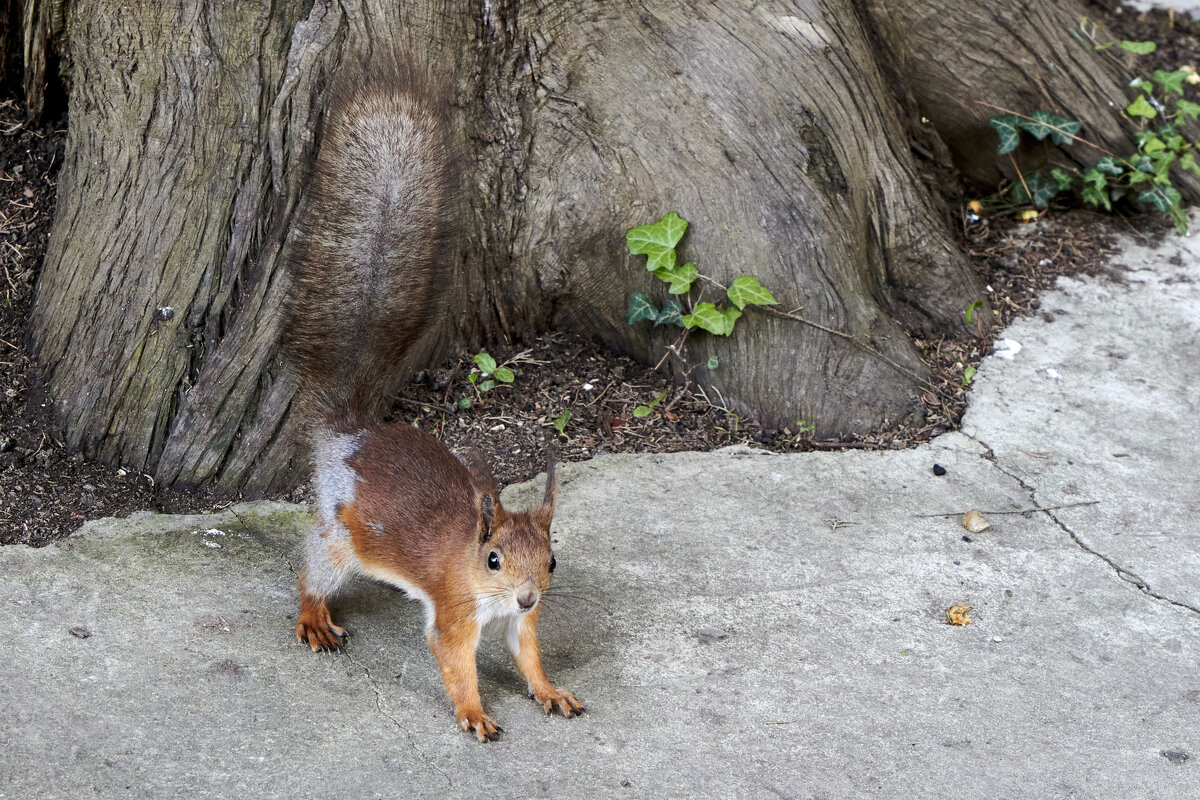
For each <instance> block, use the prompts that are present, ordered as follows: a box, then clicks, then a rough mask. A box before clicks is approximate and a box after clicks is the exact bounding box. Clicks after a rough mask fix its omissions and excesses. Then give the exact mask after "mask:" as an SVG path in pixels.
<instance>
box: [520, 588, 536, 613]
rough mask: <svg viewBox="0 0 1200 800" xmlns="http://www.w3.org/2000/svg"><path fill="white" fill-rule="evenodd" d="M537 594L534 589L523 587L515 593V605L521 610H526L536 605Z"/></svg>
mask: <svg viewBox="0 0 1200 800" xmlns="http://www.w3.org/2000/svg"><path fill="white" fill-rule="evenodd" d="M537 601H538V594H537V590H536V589H532V588H531V589H525V590H524V591H522V592H521V593H520V594H518V595H517V605H518V606H520V607H521V610H522V611H528V610H529V609H531V608H533V607H534V606H535V605H537Z"/></svg>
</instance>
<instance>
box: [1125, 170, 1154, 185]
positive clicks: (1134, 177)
mask: <svg viewBox="0 0 1200 800" xmlns="http://www.w3.org/2000/svg"><path fill="white" fill-rule="evenodd" d="M1152 180H1154V175H1152V174H1151V173H1149V172H1147V171H1145V170H1141V169H1135V170H1133V171H1132V172H1130V173H1129V184H1130V186H1133V185H1136V184H1139V183H1145V182H1146V181H1152Z"/></svg>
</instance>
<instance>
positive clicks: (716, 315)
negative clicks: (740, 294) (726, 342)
mask: <svg viewBox="0 0 1200 800" xmlns="http://www.w3.org/2000/svg"><path fill="white" fill-rule="evenodd" d="M741 315H742V312H741V311H739V310H738V309H736V308H717V307H716V306H714V305H713V304H712V303H701V304H700V305H698V306H696V307H695V308H694V309H693V310H692V313H691V314H684V315H683V324H684V326H685V327H688V328H703V329H704V330H706V331H708V332H709V333H715V334H717V335H718V336H728V335H729V334H731V333H733V323H734V322H736V321H737V318H738V317H740V316H741Z"/></svg>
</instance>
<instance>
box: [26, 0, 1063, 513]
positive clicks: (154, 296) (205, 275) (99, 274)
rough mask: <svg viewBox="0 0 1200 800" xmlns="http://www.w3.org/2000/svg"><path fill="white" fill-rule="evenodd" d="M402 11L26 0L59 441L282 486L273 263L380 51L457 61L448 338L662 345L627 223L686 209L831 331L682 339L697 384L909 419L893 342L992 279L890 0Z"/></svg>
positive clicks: (42, 311) (147, 464) (750, 404)
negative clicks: (319, 157) (463, 165)
mask: <svg viewBox="0 0 1200 800" xmlns="http://www.w3.org/2000/svg"><path fill="white" fill-rule="evenodd" d="M396 5H397V4H395V3H387V2H382V0H379V1H378V2H376V1H375V0H361V1H357V2H356V1H355V0H341V2H335V1H334V0H316V2H312V0H280V1H279V2H276V3H272V4H269V5H265V6H264V5H262V4H251V3H240V4H230V3H214V2H212V0H180V2H177V3H171V4H161V5H157V4H142V5H137V6H132V7H126V8H118V7H116V6H113V5H112V4H109V3H104V2H100V0H79V1H78V2H71V3H63V2H62V0H59V2H58V3H55V4H51V3H48V2H47V1H46V0H41V2H36V0H30V6H29V8H28V9H27V12H26V15H25V18H26V20H27V21H29V20H32V21H35V22H36V21H39V20H40V21H41V23H42V29H43V30H44V31H45V32H46V34H47V35H46V36H45V38H46V40H47V41H53V42H55V43H56V44H57V47H58V52H59V54H60V57H61V59H62V73H63V78H64V80H65V81H66V83H67V86H68V97H69V114H70V129H69V133H68V142H67V157H66V163H65V164H64V167H63V174H62V176H61V178H60V180H59V201H58V210H57V213H56V218H55V226H54V231H53V234H52V237H51V242H50V247H49V250H48V253H47V256H46V261H45V265H44V268H43V272H42V275H41V279H40V283H39V288H38V297H37V302H36V305H35V309H34V313H33V315H32V318H31V330H30V333H31V336H32V339H33V341H34V343H35V345H36V352H37V354H38V356H39V359H40V361H41V363H42V364H43V365H44V368H45V373H46V375H45V377H46V386H47V389H48V392H49V395H50V397H51V398H52V399H53V401H54V404H55V412H56V418H57V420H58V422H59V424H60V425H61V428H62V432H63V435H64V436H65V438H66V440H67V442H68V443H70V444H71V445H74V446H77V447H81V448H83V449H84V450H85V451H87V452H88V453H90V454H91V455H94V456H97V457H100V458H102V459H105V460H108V461H111V462H114V463H122V464H125V465H127V466H133V467H136V468H139V469H146V470H150V471H152V472H153V473H154V474H155V476H156V477H157V479H158V480H159V481H160V482H165V483H172V484H173V483H186V484H194V483H200V482H207V481H216V482H217V483H218V485H219V486H221V487H222V488H224V489H227V490H235V489H240V490H244V491H248V492H256V491H261V490H265V489H271V488H278V487H280V486H284V485H287V483H289V482H291V481H293V480H295V479H296V478H297V476H298V474H300V473H299V471H298V470H299V467H300V466H301V465H302V463H303V460H302V459H300V458H298V457H297V456H298V454H299V453H300V452H301V450H300V447H301V445H300V442H299V435H298V431H297V424H296V422H295V421H294V420H293V418H292V416H291V414H290V399H291V396H292V392H293V388H294V384H293V379H292V378H291V376H290V372H289V370H288V369H287V368H286V366H285V365H282V364H280V363H279V361H278V360H277V358H276V351H275V347H274V342H275V338H276V336H277V334H278V324H279V314H278V312H279V309H280V299H281V296H282V293H283V292H284V291H285V289H286V284H287V279H286V276H285V275H283V274H282V271H281V260H280V258H279V254H280V251H281V249H282V248H283V247H284V245H285V242H286V237H287V232H288V230H289V226H290V222H291V220H292V217H293V214H294V211H295V208H296V204H297V201H298V198H299V195H300V191H301V186H300V176H301V174H302V165H303V164H304V163H305V161H306V159H307V157H308V155H309V154H310V152H311V150H312V147H313V145H314V142H313V136H314V133H313V132H314V130H316V128H317V125H316V122H317V120H318V117H319V115H320V113H321V110H322V108H323V97H322V91H323V89H324V87H325V85H326V84H327V78H328V76H329V75H330V74H331V72H332V70H333V69H335V68H336V64H337V63H338V62H339V61H340V60H341V59H343V58H345V57H346V56H347V54H350V53H355V52H360V51H362V50H364V49H366V48H371V47H388V46H392V45H393V44H394V43H397V42H398V43H399V44H400V45H401V46H403V47H407V48H409V49H412V50H414V51H415V52H417V53H418V54H420V55H421V57H423V58H424V59H426V60H427V61H428V62H429V63H430V64H431V65H435V66H436V68H437V69H439V70H445V71H447V72H450V73H452V74H453V75H454V76H455V77H456V79H457V89H458V108H457V109H456V112H457V113H456V123H455V124H456V127H457V128H458V131H457V133H458V134H459V136H460V137H461V139H462V141H464V142H465V143H466V145H467V149H468V153H469V158H468V159H467V163H468V165H469V168H468V171H469V172H470V173H471V174H470V175H469V179H468V180H467V182H466V183H467V185H468V186H470V187H472V194H471V196H470V197H469V198H468V199H469V204H470V216H469V219H468V222H467V225H466V229H467V231H468V232H467V235H466V236H465V237H464V239H463V241H462V244H461V252H460V254H459V258H458V259H457V261H456V263H458V264H462V265H463V267H462V269H461V270H460V273H459V274H456V275H455V277H454V280H453V286H452V287H451V291H452V292H453V300H452V308H451V313H450V314H449V319H452V320H455V321H456V325H455V327H454V328H453V329H452V330H450V331H448V332H447V335H443V336H440V337H437V339H438V340H439V341H442V342H448V343H449V346H451V347H454V348H460V352H461V348H465V347H467V346H468V345H470V346H475V345H477V344H478V343H480V342H481V341H484V340H494V339H497V338H508V339H523V338H527V337H529V336H532V335H534V334H536V333H539V332H541V331H544V330H545V329H547V328H549V327H551V326H560V327H566V328H572V329H576V330H579V331H581V332H584V333H586V334H590V335H593V336H596V337H598V338H600V339H602V340H603V341H604V342H606V343H607V344H609V345H610V346H612V347H614V348H617V349H619V350H622V351H625V352H628V353H632V354H634V355H636V356H638V357H640V358H642V359H644V360H648V361H649V360H654V361H657V359H658V358H659V357H660V356H661V355H662V353H663V352H664V350H663V348H664V346H665V344H666V343H667V341H668V340H667V337H666V335H665V334H664V333H662V330H661V329H659V330H657V331H655V330H652V329H649V328H648V327H641V328H638V327H630V326H628V325H626V323H625V319H624V318H625V309H626V307H627V305H628V302H629V298H630V296H631V295H632V294H633V293H634V292H637V291H653V289H652V286H651V279H650V276H649V275H648V274H647V272H646V270H645V266H644V259H642V258H641V257H632V256H630V255H628V253H627V251H626V249H625V245H624V233H625V231H626V230H627V229H628V228H630V227H633V226H635V225H641V224H645V223H648V222H652V221H654V220H656V219H658V218H659V217H660V216H662V215H663V214H664V213H665V212H667V211H672V210H673V211H676V212H678V213H679V214H680V215H681V216H683V217H685V218H686V219H688V220H689V221H690V222H691V228H690V231H689V234H688V236H687V238H686V239H685V240H684V243H683V245H682V247H683V252H684V254H685V256H686V258H687V259H688V260H692V261H694V262H695V263H696V264H697V266H698V267H699V269H700V270H701V272H703V273H705V274H706V275H709V276H711V277H712V278H714V279H716V280H718V281H721V282H724V283H728V282H729V281H730V280H732V279H733V278H734V277H737V276H738V275H743V274H748V275H754V276H756V277H758V278H759V280H760V281H761V282H762V284H763V285H765V286H767V287H768V288H770V289H771V290H772V291H773V292H774V293H775V296H776V297H777V298H778V299H779V301H780V303H781V307H783V308H787V309H792V308H798V307H801V308H803V311H802V315H803V316H804V317H805V318H806V319H808V320H810V321H812V322H815V323H817V325H816V326H814V325H809V324H804V323H800V322H796V321H794V320H789V319H781V318H777V317H770V316H765V315H752V314H749V313H748V314H747V316H746V317H745V318H744V319H743V320H742V321H740V322H739V329H738V330H737V331H736V332H735V334H734V335H733V336H732V337H729V338H723V337H714V336H709V335H707V334H703V335H695V336H692V337H690V338H689V340H688V345H689V354H688V355H689V358H690V359H691V360H692V362H693V363H696V362H699V363H703V362H704V361H705V360H706V359H707V357H708V356H709V355H717V356H718V357H719V359H720V364H721V366H720V368H719V369H718V370H716V371H714V372H711V373H709V372H707V371H705V370H703V369H701V370H699V372H698V373H697V377H698V379H699V380H700V382H701V384H702V385H704V386H705V387H712V388H714V389H716V390H718V391H719V392H720V395H721V396H722V397H724V398H726V400H727V401H729V402H730V403H731V404H732V405H733V406H734V408H736V409H737V410H739V411H740V412H743V413H747V414H752V415H755V416H757V417H758V418H760V419H761V420H762V421H763V422H766V423H780V422H783V423H789V422H791V421H792V420H794V419H796V418H799V417H802V418H804V419H806V420H810V421H813V422H815V423H816V425H817V430H818V433H820V434H823V435H828V434H840V433H863V432H867V431H869V430H872V429H874V428H876V427H878V426H879V425H880V424H882V423H884V422H885V421H890V422H897V421H901V420H905V419H909V420H911V419H914V418H916V417H917V416H918V415H919V414H920V403H919V401H918V399H917V398H918V395H919V393H920V387H919V384H920V381H921V380H922V379H923V377H924V376H925V374H926V370H925V367H924V366H923V364H922V363H921V361H920V358H919V356H918V354H917V352H916V351H915V349H914V348H913V346H912V344H911V342H910V340H909V338H908V333H909V332H910V331H914V330H920V331H927V330H936V331H945V332H953V331H956V330H958V329H959V328H960V326H961V325H962V321H963V312H964V310H965V309H966V308H967V306H968V305H969V304H970V303H971V302H972V301H974V300H976V299H980V298H981V297H982V292H981V290H980V287H979V286H978V284H977V282H976V280H975V279H974V278H973V276H972V275H971V274H970V272H969V271H968V269H967V268H966V265H965V261H964V259H963V257H962V256H961V254H960V253H959V252H958V251H957V249H956V247H955V246H954V244H953V240H952V238H951V237H950V235H949V234H948V232H947V230H946V228H945V225H944V223H943V222H942V219H943V214H944V209H941V208H939V206H938V204H937V202H936V201H935V200H934V199H933V198H931V196H930V194H929V192H928V191H927V190H926V189H925V188H924V187H923V185H922V183H921V180H920V178H919V175H918V174H917V170H916V168H915V167H914V164H913V159H912V157H911V154H910V150H909V147H908V145H907V142H906V139H905V134H904V131H903V126H902V125H901V123H900V121H899V110H900V107H899V105H898V104H897V102H896V101H895V99H894V96H893V93H891V92H889V90H888V85H887V82H886V81H885V79H884V71H885V70H887V71H889V72H890V71H892V70H893V68H894V65H893V64H892V63H891V62H890V61H884V62H882V64H881V62H879V61H877V59H876V57H875V55H874V54H873V47H872V41H873V39H872V37H876V38H884V39H886V40H887V42H888V43H889V46H890V47H891V48H892V50H893V51H894V52H895V53H896V59H897V60H898V61H899V62H901V63H903V64H905V68H906V70H913V69H916V67H915V66H914V65H915V64H917V63H919V62H918V60H917V58H916V56H910V51H911V47H910V45H909V44H908V42H909V41H910V40H911V38H912V29H911V23H910V22H905V20H907V19H908V18H907V17H890V16H888V14H887V13H886V12H884V11H881V7H883V6H886V7H887V10H888V11H890V9H891V8H892V5H893V4H891V3H888V4H883V3H880V4H868V5H869V7H870V10H871V11H872V12H873V14H872V15H868V14H866V13H865V11H864V9H863V8H862V7H860V6H859V4H858V3H856V2H853V1H852V0H823V2H813V3H808V4H803V5H802V6H801V7H798V6H797V5H796V4H795V3H794V2H783V0H769V1H767V2H760V3H756V4H754V5H753V6H752V7H746V6H744V5H743V4H732V3H697V2H694V0H651V1H650V2H643V3H639V4H630V3H625V2H612V1H611V0H573V2H562V3H550V4H531V3H520V2H517V0H493V2H485V3H483V4H477V3H471V2H465V0H458V1H457V2H453V1H451V0H442V2H438V3H434V2H431V1H430V0H424V1H423V2H418V1H416V0H412V1H410V2H405V3H401V4H399V5H400V11H399V13H397V10H396ZM897 5H903V4H897ZM928 5H930V6H936V7H939V8H942V7H946V6H950V5H951V4H950V3H949V2H938V3H929V4H928ZM993 5H1005V6H1008V5H1012V6H1017V5H1020V6H1022V7H1024V6H1031V5H1032V6H1038V7H1043V6H1052V5H1054V3H1053V0H1041V2H1037V3H1030V2H1026V3H1018V0H1008V2H1006V3H997V4H993ZM896 19H900V21H899V22H897V21H896ZM902 22H903V23H904V24H901V23H902ZM52 23H53V24H52ZM884 23H887V24H886V25H885V24H884ZM35 27H36V26H35ZM35 34H36V31H33V32H32V33H31V29H28V28H27V30H26V36H27V40H28V38H29V37H30V36H31V35H35ZM1012 35H1013V36H1014V38H1016V39H1017V40H1020V41H1024V39H1025V37H1030V38H1032V37H1034V36H1035V31H1033V30H1025V29H1018V30H1016V31H1014V32H1013V33H1012ZM906 37H907V38H906ZM1085 61H1086V58H1084V57H1083V56H1081V57H1080V61H1079V64H1084V62H1085ZM1079 68H1080V69H1082V67H1079ZM977 77H978V79H979V81H980V82H981V85H982V84H985V83H986V82H987V80H988V76H987V74H986V70H981V71H979V72H978V75H977ZM1036 78H1037V76H1030V78H1029V80H1030V81H1033V80H1035V79H1036ZM902 88H903V89H904V90H903V91H897V92H896V96H900V97H902V98H904V97H907V96H908V94H907V92H908V88H913V87H908V88H904V87H902ZM976 93H978V94H979V96H984V95H983V94H982V93H981V91H980V92H976ZM913 96H914V97H916V98H917V100H918V102H928V100H927V99H926V98H925V96H924V95H923V94H920V93H919V92H917V91H916V89H915V88H913ZM922 107H924V106H922ZM939 130H940V128H939ZM993 160H994V159H993ZM709 299H711V293H710V298H709ZM422 355H423V356H424V357H426V358H428V357H430V356H433V355H436V353H434V352H432V351H427V352H425V353H423V354H422Z"/></svg>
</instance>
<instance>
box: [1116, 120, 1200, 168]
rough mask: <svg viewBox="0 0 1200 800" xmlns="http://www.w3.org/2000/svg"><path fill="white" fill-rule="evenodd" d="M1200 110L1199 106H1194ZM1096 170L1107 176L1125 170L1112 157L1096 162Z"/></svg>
mask: <svg viewBox="0 0 1200 800" xmlns="http://www.w3.org/2000/svg"><path fill="white" fill-rule="evenodd" d="M1196 108H1200V106H1196ZM1096 169H1098V170H1100V171H1101V172H1107V173H1108V174H1109V175H1120V174H1121V173H1122V172H1124V171H1125V168H1124V167H1122V166H1121V165H1120V164H1118V163H1117V160H1116V159H1115V158H1113V157H1112V156H1105V157H1104V158H1102V159H1100V160H1099V161H1097V162H1096Z"/></svg>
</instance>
